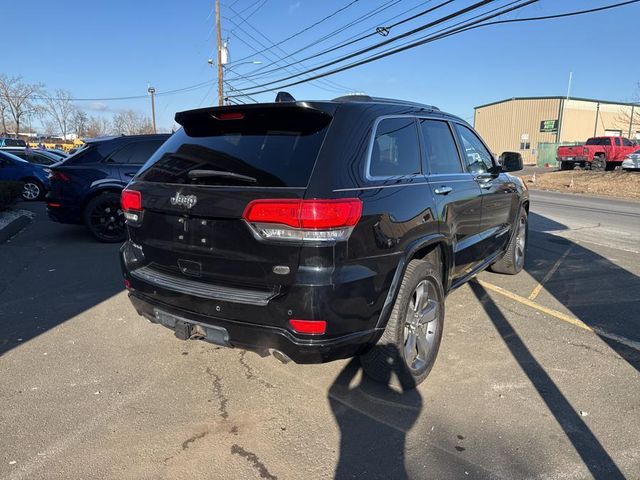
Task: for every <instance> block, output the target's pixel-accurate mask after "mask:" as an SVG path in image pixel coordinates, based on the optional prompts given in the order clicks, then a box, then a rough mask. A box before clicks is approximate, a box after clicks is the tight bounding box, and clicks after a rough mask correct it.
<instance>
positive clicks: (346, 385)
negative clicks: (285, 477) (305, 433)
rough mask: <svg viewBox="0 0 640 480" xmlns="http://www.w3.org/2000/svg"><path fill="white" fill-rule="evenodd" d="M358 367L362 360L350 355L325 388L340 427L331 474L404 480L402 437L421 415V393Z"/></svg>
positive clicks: (405, 435)
mask: <svg viewBox="0 0 640 480" xmlns="http://www.w3.org/2000/svg"><path fill="white" fill-rule="evenodd" d="M361 370H362V369H361V366H360V361H359V360H358V359H357V358H354V359H352V360H351V361H350V362H349V363H348V364H347V365H346V367H345V368H344V369H343V370H342V371H341V372H340V374H339V375H338V376H337V377H336V379H335V381H334V382H333V384H332V385H331V387H330V389H329V395H328V399H329V404H330V405H331V410H332V412H333V415H334V417H335V419H336V422H337V423H338V425H339V427H340V458H339V460H338V465H337V467H336V471H335V476H334V478H336V479H337V480H343V479H347V478H349V479H351V478H367V479H375V478H380V479H407V478H409V476H408V474H407V470H406V465H405V451H406V445H405V444H406V437H407V432H408V431H409V430H410V429H411V427H412V426H413V424H414V423H415V422H416V419H417V418H418V417H419V415H420V412H421V410H422V397H421V395H420V393H419V392H418V390H416V389H415V388H413V387H411V388H408V387H407V388H404V389H400V387H397V388H396V387H391V386H389V385H388V384H387V385H385V384H384V383H379V382H375V381H373V380H371V379H369V378H368V377H367V376H366V375H365V374H364V372H362V371H361ZM389 380H391V378H390V379H389Z"/></svg>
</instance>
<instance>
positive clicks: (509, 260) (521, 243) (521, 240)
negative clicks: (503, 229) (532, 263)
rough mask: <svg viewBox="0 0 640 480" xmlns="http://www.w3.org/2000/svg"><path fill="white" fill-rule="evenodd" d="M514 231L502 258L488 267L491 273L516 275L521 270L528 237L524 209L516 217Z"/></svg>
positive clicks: (527, 224) (526, 217)
mask: <svg viewBox="0 0 640 480" xmlns="http://www.w3.org/2000/svg"><path fill="white" fill-rule="evenodd" d="M516 229H517V230H516V231H515V235H512V236H511V240H510V241H509V245H508V246H507V251H506V253H505V254H504V256H503V257H502V258H501V259H500V260H498V261H497V262H495V263H494V264H492V265H491V267H489V268H490V270H491V271H492V272H496V273H504V274H507V275H516V274H517V273H520V271H521V270H522V269H523V267H524V260H525V255H526V253H527V240H528V237H529V219H528V216H527V212H526V211H525V210H524V209H523V210H522V211H521V212H520V215H519V216H518V223H517V225H516Z"/></svg>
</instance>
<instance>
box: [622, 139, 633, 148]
mask: <svg viewBox="0 0 640 480" xmlns="http://www.w3.org/2000/svg"><path fill="white" fill-rule="evenodd" d="M622 145H623V146H625V147H633V142H632V141H631V140H629V139H628V138H623V139H622Z"/></svg>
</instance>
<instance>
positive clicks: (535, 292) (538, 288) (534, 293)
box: [529, 245, 573, 300]
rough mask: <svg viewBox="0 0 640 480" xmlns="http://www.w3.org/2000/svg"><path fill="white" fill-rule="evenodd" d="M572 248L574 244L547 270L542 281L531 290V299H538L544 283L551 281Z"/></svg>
mask: <svg viewBox="0 0 640 480" xmlns="http://www.w3.org/2000/svg"><path fill="white" fill-rule="evenodd" d="M572 248H573V245H571V246H569V248H567V251H566V252H564V253H563V254H562V256H561V257H560V258H559V259H558V261H557V262H556V263H554V264H553V267H551V270H549V271H548V272H547V274H546V275H545V276H544V278H543V279H542V281H541V282H540V283H538V285H536V288H534V289H533V291H532V292H531V295H529V300H535V299H536V297H537V296H538V295H539V294H540V292H541V291H542V287H543V286H544V284H545V283H547V282H548V281H549V279H550V278H551V277H552V276H553V274H554V273H556V270H558V267H560V264H561V263H562V261H563V260H564V259H565V258H567V255H569V253H570V252H571V249H572Z"/></svg>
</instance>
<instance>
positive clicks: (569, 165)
mask: <svg viewBox="0 0 640 480" xmlns="http://www.w3.org/2000/svg"><path fill="white" fill-rule="evenodd" d="M574 168H575V165H574V164H573V162H560V170H573V169H574Z"/></svg>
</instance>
